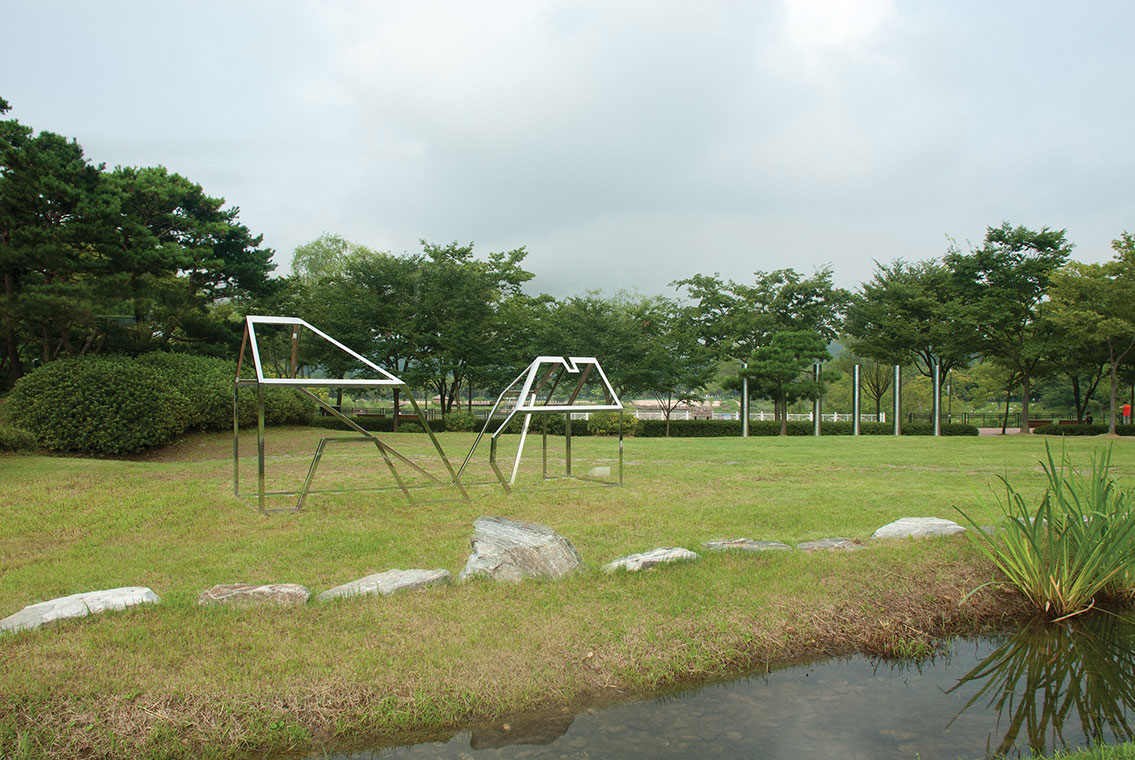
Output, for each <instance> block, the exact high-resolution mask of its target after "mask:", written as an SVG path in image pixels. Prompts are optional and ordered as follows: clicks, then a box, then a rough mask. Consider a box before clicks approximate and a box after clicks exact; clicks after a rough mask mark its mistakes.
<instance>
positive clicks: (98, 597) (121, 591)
mask: <svg viewBox="0 0 1135 760" xmlns="http://www.w3.org/2000/svg"><path fill="white" fill-rule="evenodd" d="M160 601H161V599H159V598H158V595H157V594H155V593H154V592H153V591H152V590H151V589H149V588H147V587H145V586H123V587H122V588H112V589H107V590H105V591H87V592H85V593H82V594H71V595H70V596H62V597H59V598H58V599H51V600H49V601H46V602H39V603H37V604H29V605H28V606H27V607H24V608H23V609H22V610H20V611H19V612H17V613H16V614H14V615H9V616H8V617H6V618H4V619H3V620H0V631H9V632H12V633H15V632H16V631H25V630H31V629H33V628H39V627H40V626H41V625H43V624H45V623H50V622H53V621H55V620H63V619H65V618H78V617H86V616H87V615H95V614H98V613H100V612H106V611H107V610H124V609H126V608H127V607H133V606H134V605H136V604H157V603H158V602H160Z"/></svg>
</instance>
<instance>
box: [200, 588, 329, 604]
mask: <svg viewBox="0 0 1135 760" xmlns="http://www.w3.org/2000/svg"><path fill="white" fill-rule="evenodd" d="M310 596H311V592H310V591H308V590H307V587H306V586H301V585H299V584H298V583H266V584H263V585H257V584H255V583H221V584H218V585H216V586H213V588H211V589H209V590H208V591H202V592H201V593H200V594H198V595H197V603H198V604H278V605H280V606H282V607H296V606H299V605H301V604H307V600H308V598H309V597H310Z"/></svg>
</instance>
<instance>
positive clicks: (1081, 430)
mask: <svg viewBox="0 0 1135 760" xmlns="http://www.w3.org/2000/svg"><path fill="white" fill-rule="evenodd" d="M1033 432H1034V433H1038V434H1040V435H1104V434H1105V433H1107V425H1106V424H1103V425H1088V424H1085V423H1077V424H1075V425H1042V426H1041V427H1038V428H1037V429H1036V430H1034V431H1033ZM1115 432H1116V434H1117V435H1135V425H1116V426H1115Z"/></svg>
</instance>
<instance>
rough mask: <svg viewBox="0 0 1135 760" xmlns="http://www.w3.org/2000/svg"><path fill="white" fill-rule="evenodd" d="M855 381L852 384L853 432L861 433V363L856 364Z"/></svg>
mask: <svg viewBox="0 0 1135 760" xmlns="http://www.w3.org/2000/svg"><path fill="white" fill-rule="evenodd" d="M853 378H854V382H853V383H852V386H853V387H854V390H853V391H852V396H851V399H852V401H851V418H852V423H851V434H852V435H859V365H858V364H856V365H855V374H854V375H853Z"/></svg>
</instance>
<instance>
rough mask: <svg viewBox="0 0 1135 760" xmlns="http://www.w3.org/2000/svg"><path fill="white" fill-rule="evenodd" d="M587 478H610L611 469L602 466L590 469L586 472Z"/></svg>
mask: <svg viewBox="0 0 1135 760" xmlns="http://www.w3.org/2000/svg"><path fill="white" fill-rule="evenodd" d="M587 477H589V478H609V477H611V468H610V467H607V466H606V465H604V466H603V467H592V468H591V469H590V470H588V471H587Z"/></svg>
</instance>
